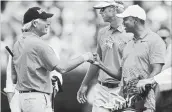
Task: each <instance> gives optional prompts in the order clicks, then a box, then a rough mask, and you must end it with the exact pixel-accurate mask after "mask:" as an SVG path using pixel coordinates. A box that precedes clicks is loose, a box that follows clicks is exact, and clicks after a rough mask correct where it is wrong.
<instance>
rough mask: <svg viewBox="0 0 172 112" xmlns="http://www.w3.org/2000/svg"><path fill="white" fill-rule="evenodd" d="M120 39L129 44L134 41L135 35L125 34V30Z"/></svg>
mask: <svg viewBox="0 0 172 112" xmlns="http://www.w3.org/2000/svg"><path fill="white" fill-rule="evenodd" d="M120 38H121V39H122V40H123V41H124V42H126V43H128V42H130V41H132V40H133V38H134V35H133V33H127V32H125V30H124V31H123V32H121V36H120Z"/></svg>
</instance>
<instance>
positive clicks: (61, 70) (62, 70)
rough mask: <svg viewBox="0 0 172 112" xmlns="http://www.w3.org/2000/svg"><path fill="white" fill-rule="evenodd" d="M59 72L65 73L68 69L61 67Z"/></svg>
mask: <svg viewBox="0 0 172 112" xmlns="http://www.w3.org/2000/svg"><path fill="white" fill-rule="evenodd" d="M59 72H60V73H61V74H64V73H67V72H68V70H67V69H60V70H59Z"/></svg>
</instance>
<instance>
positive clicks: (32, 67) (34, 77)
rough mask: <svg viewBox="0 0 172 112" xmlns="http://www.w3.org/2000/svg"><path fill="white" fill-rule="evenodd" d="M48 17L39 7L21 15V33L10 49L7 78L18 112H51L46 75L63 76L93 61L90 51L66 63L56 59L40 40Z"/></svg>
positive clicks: (49, 80)
mask: <svg viewBox="0 0 172 112" xmlns="http://www.w3.org/2000/svg"><path fill="white" fill-rule="evenodd" d="M52 16H53V14H51V13H47V12H45V11H44V10H42V9H41V8H39V7H32V8H29V9H28V10H27V11H26V13H25V14H24V19H23V24H24V26H23V34H22V36H21V37H20V38H19V40H18V41H16V42H15V44H14V46H13V54H14V56H13V57H12V62H11V66H12V68H11V70H12V72H11V75H12V80H13V83H14V84H16V83H17V84H16V89H17V90H18V91H19V100H18V104H19V107H20V111H22V112H39V111H40V112H51V111H52V109H51V101H50V95H51V93H52V84H51V83H52V82H51V77H50V72H51V71H53V70H56V71H57V72H59V73H61V74H64V73H66V72H68V71H71V70H73V69H74V68H76V67H77V66H79V65H80V64H82V63H84V62H85V61H94V56H93V54H92V53H90V52H88V53H86V54H83V55H81V56H79V57H77V58H75V59H73V60H68V61H67V62H66V61H65V60H59V59H58V58H57V56H56V54H55V52H54V51H53V49H52V48H51V47H50V46H49V45H48V44H46V43H45V42H44V41H43V40H42V39H41V37H42V36H43V35H46V34H47V33H48V32H47V31H48V28H49V25H50V22H49V20H48V18H51V17H52ZM11 100H12V99H9V102H10V101H11Z"/></svg>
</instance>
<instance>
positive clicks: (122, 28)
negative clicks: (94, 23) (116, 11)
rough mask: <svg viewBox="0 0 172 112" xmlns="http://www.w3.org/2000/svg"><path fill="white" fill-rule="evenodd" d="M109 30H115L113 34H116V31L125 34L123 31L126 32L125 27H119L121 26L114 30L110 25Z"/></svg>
mask: <svg viewBox="0 0 172 112" xmlns="http://www.w3.org/2000/svg"><path fill="white" fill-rule="evenodd" d="M109 30H113V32H115V31H119V32H123V31H124V26H123V25H119V26H118V27H117V28H116V29H115V28H113V27H112V26H110V25H109Z"/></svg>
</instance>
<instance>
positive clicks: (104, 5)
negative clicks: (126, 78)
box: [93, 1, 124, 9]
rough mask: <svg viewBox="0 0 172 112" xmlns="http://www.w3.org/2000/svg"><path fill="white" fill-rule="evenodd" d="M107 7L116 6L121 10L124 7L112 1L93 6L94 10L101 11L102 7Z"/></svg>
mask: <svg viewBox="0 0 172 112" xmlns="http://www.w3.org/2000/svg"><path fill="white" fill-rule="evenodd" d="M108 6H118V7H121V8H124V6H123V5H122V4H119V3H117V2H114V1H104V2H100V3H99V4H97V5H95V6H93V7H94V8H95V9H101V8H104V7H108Z"/></svg>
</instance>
